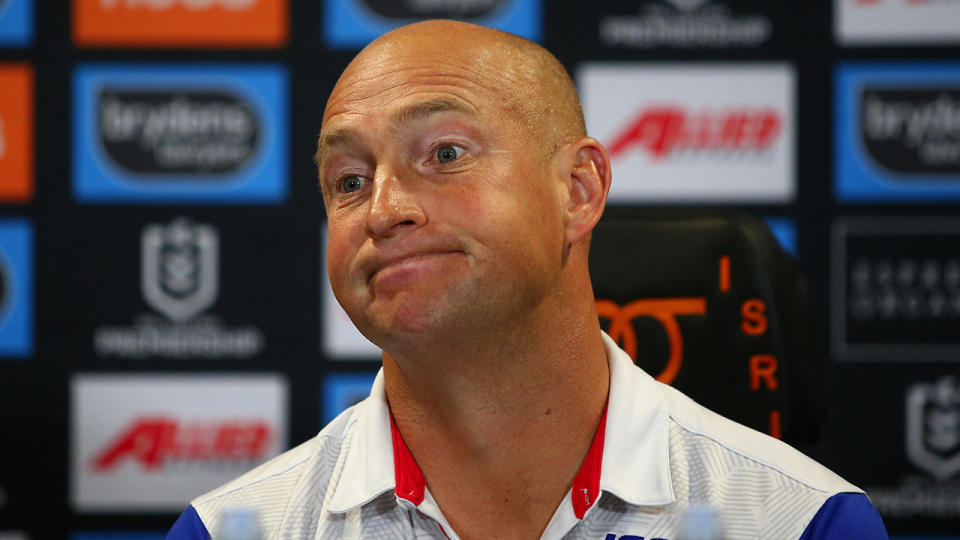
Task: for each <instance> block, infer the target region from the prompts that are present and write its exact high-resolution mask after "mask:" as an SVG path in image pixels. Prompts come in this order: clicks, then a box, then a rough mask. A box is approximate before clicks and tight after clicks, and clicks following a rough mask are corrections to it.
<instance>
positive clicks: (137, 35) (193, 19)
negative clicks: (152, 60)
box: [73, 0, 290, 48]
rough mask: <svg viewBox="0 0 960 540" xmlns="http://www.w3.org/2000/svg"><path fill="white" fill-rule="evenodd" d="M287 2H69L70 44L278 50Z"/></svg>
mask: <svg viewBox="0 0 960 540" xmlns="http://www.w3.org/2000/svg"><path fill="white" fill-rule="evenodd" d="M289 26H290V23H289V16H288V5H287V0H73V40H74V42H75V43H76V44H77V45H81V46H88V47H109V46H134V47H137V46H139V47H151V46H161V47H196V46H200V47H265V48H279V47H282V46H283V45H284V44H286V42H287V37H288V35H289Z"/></svg>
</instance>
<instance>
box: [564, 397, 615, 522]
mask: <svg viewBox="0 0 960 540" xmlns="http://www.w3.org/2000/svg"><path fill="white" fill-rule="evenodd" d="M606 426H607V407H606V405H604V407H603V414H602V415H600V425H599V426H597V432H596V433H594V434H593V442H592V443H590V450H588V451H587V457H586V458H584V460H583V465H581V466H580V470H579V471H577V475H576V476H575V477H573V490H572V491H571V492H570V502H571V503H573V513H574V514H576V516H577V519H583V516H584V515H585V514H586V513H587V510H588V509H589V508H590V507H591V506H593V503H595V502H597V498H599V497H600V465H601V464H602V463H603V434H604V432H605V431H606Z"/></svg>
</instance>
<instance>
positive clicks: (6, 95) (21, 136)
mask: <svg viewBox="0 0 960 540" xmlns="http://www.w3.org/2000/svg"><path fill="white" fill-rule="evenodd" d="M32 196H33V69H32V68H31V67H30V66H29V65H27V64H20V63H16V64H0V201H4V202H26V201H28V200H30V198H31V197H32Z"/></svg>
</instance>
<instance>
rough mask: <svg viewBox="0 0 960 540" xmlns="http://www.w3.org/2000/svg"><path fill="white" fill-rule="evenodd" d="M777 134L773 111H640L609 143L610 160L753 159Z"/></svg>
mask: <svg viewBox="0 0 960 540" xmlns="http://www.w3.org/2000/svg"><path fill="white" fill-rule="evenodd" d="M782 132H783V120H782V119H781V116H780V113H779V112H778V111H777V110H776V109H773V108H766V107H760V108H736V109H728V110H723V109H719V110H701V111H692V110H689V109H687V108H684V107H679V106H671V105H663V106H652V107H647V108H645V109H643V110H641V111H640V112H639V113H638V114H637V115H635V116H633V117H632V118H631V119H630V120H629V123H627V124H626V126H624V127H623V128H621V129H620V131H619V132H617V134H616V135H615V136H614V137H613V139H612V142H611V143H610V144H609V149H610V155H611V156H612V157H617V156H619V155H621V154H624V153H627V152H629V151H631V150H634V149H639V150H642V151H644V152H646V153H647V154H649V155H650V157H651V159H653V160H663V159H668V158H670V157H673V156H674V155H676V154H678V153H681V152H684V153H690V152H695V153H700V154H703V153H722V154H729V153H734V152H751V153H759V152H764V151H766V150H769V149H771V148H772V147H773V145H774V144H775V143H776V142H777V140H778V139H779V137H780V135H781V133H782Z"/></svg>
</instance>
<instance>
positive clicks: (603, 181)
mask: <svg viewBox="0 0 960 540" xmlns="http://www.w3.org/2000/svg"><path fill="white" fill-rule="evenodd" d="M566 150H567V152H568V155H570V156H571V157H572V160H571V161H569V162H568V163H570V167H569V169H568V170H567V171H565V174H567V175H569V178H568V182H567V189H569V193H567V196H568V199H567V200H568V202H567V208H566V212H567V216H566V217H567V220H566V240H567V243H568V244H576V243H577V242H580V241H582V240H583V239H585V238H587V237H588V236H589V235H590V231H592V230H593V227H594V226H595V225H596V224H597V222H598V221H600V216H601V215H603V209H604V207H605V206H606V203H607V193H608V192H609V191H610V178H611V173H610V156H609V155H608V154H607V149H606V148H604V147H603V145H602V144H600V142H599V141H597V140H596V139H594V138H593V137H584V138H582V139H579V140H577V141H574V142H572V143H570V144H569V145H567V148H566Z"/></svg>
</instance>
